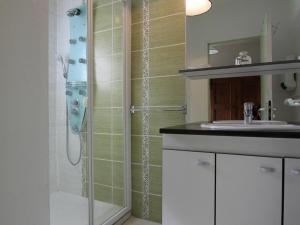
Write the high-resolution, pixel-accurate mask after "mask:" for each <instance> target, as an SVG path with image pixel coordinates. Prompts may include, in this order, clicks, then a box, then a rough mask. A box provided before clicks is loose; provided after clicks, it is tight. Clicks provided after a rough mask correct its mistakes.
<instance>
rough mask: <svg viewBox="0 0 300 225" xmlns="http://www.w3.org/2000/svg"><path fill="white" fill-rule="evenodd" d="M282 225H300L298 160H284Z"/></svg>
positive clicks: (299, 166) (299, 164) (299, 163)
mask: <svg viewBox="0 0 300 225" xmlns="http://www.w3.org/2000/svg"><path fill="white" fill-rule="evenodd" d="M284 187H285V188H284V192H285V195H284V225H299V223H300V159H285V185H284Z"/></svg>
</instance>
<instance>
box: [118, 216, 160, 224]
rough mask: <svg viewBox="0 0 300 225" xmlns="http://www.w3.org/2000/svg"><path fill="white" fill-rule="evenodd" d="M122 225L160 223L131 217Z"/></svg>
mask: <svg viewBox="0 0 300 225" xmlns="http://www.w3.org/2000/svg"><path fill="white" fill-rule="evenodd" d="M124 225H160V224H159V223H153V222H150V221H147V220H141V219H137V218H134V217H131V218H130V219H129V220H128V221H127V222H126V223H124Z"/></svg>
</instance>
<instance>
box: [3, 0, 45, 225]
mask: <svg viewBox="0 0 300 225" xmlns="http://www.w3.org/2000/svg"><path fill="white" fill-rule="evenodd" d="M0 27H1V39H0V105H1V107H0V115H1V116H0V149H1V150H0V180H1V183H0V224H1V225H47V224H49V220H50V219H49V143H48V135H49V132H48V51H47V49H48V1H47V0H22V1H19V0H1V1H0Z"/></svg>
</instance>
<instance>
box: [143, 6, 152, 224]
mask: <svg viewBox="0 0 300 225" xmlns="http://www.w3.org/2000/svg"><path fill="white" fill-rule="evenodd" d="M149 16H150V15H149V0H143V90H142V92H143V93H142V95H143V97H142V102H143V109H144V110H143V115H142V118H143V143H142V161H143V211H142V213H143V215H142V216H143V218H144V219H148V218H149V117H150V113H149V110H148V108H149Z"/></svg>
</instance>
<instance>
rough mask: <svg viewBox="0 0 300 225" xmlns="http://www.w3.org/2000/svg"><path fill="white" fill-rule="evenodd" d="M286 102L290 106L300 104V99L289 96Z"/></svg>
mask: <svg viewBox="0 0 300 225" xmlns="http://www.w3.org/2000/svg"><path fill="white" fill-rule="evenodd" d="M284 104H285V105H288V106H298V107H299V106H300V99H293V98H287V99H286V100H284Z"/></svg>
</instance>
